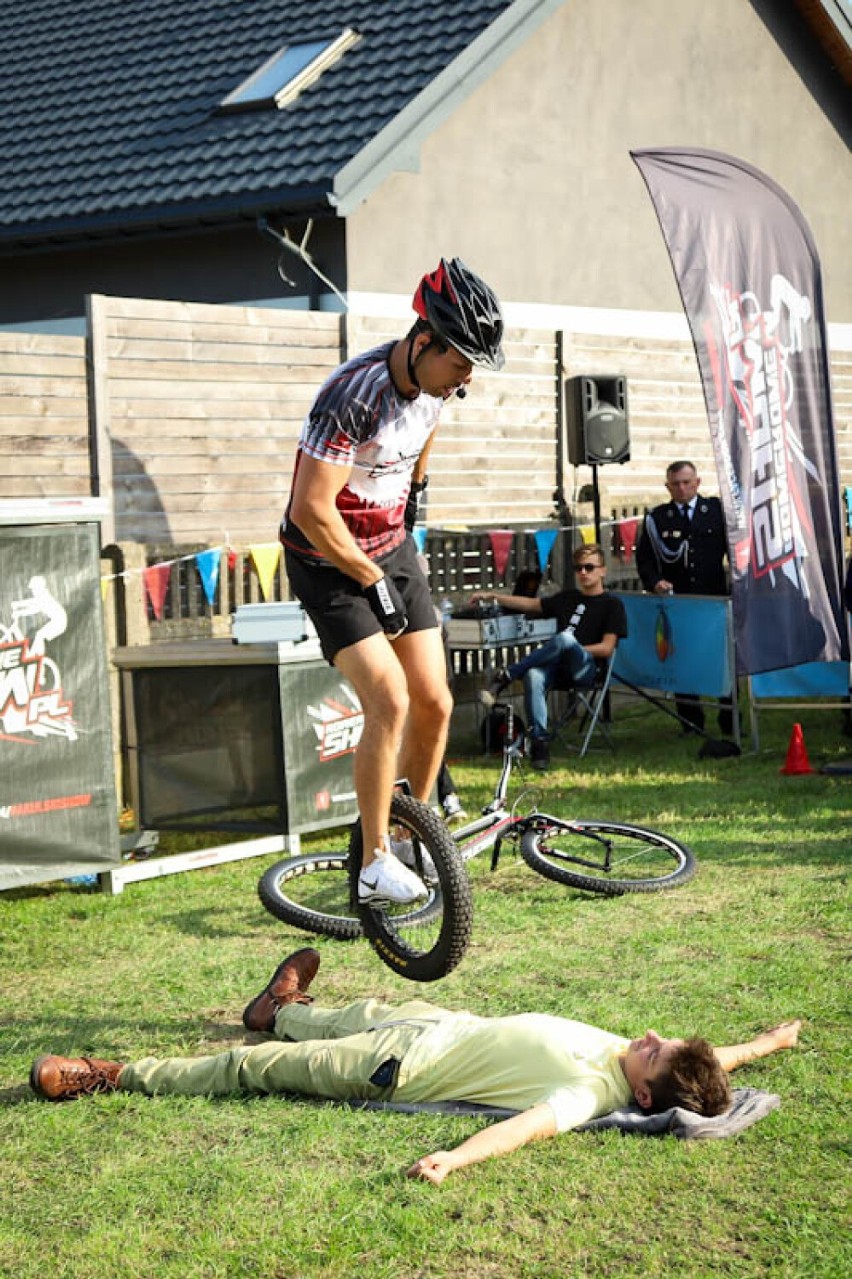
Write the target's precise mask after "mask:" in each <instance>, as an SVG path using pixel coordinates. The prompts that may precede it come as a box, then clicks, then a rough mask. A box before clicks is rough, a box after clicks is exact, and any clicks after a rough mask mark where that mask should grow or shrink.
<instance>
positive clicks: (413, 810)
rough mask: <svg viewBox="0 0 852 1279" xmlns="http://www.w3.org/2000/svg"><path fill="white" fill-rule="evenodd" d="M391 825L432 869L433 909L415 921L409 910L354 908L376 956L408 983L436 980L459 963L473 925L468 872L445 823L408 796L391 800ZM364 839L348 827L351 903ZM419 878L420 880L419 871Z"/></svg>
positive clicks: (375, 907) (416, 917) (382, 906)
mask: <svg viewBox="0 0 852 1279" xmlns="http://www.w3.org/2000/svg"><path fill="white" fill-rule="evenodd" d="M391 826H392V828H395V835H396V837H398V836H399V835H404V836H407V837H408V838H411V839H412V841H413V845H414V850H415V856H417V855H418V850H419V848H420V847H422V848H423V849H424V850H425V851H426V852H428V853H429V855H430V857H431V858H432V860H433V862H434V864H435V873H436V876H437V884H436V885H433V886H432V891H433V893H434V903H435V904H436V910H435V911H433V912H432V913H431V914H429V915H427V914H426V912H423V911H421V912H420V913H419V916H418V915H417V912H414V916H415V917H414V918H411V916H412V909H411V907H410V906H402V907H399V906H396V907H395V906H390V905H370V904H369V903H367V904H363V903H359V905H358V908H357V909H358V915H359V917H360V919H361V924H362V926H363V929H364V935H365V936H366V938H367V940H368V941H369V942H370V945H371V946H372V947H373V949H374V950H375V951H376V954H377V955H378V956H379V958H380V959H381V960H383V962H384V963H385V964H387V966H388V967H389V968H391V969H392V970H393V971H394V972H395V973H398V974H399V976H400V977H407V978H408V979H409V980H410V981H424V982H426V981H438V980H440V978H441V977H445V976H446V975H447V973H449V972H452V970H453V969H454V968H455V967H456V965H457V964H458V963H459V962H460V960H461V958H462V956H463V955H464V953H465V950H466V949H467V945H468V942H469V941H470V934H471V929H472V926H473V897H472V894H471V888H470V880H469V879H468V876H467V870H466V869H465V866H464V863H463V861H462V859H461V855H460V853H459V850H458V847H457V845H456V843H455V841H454V840H453V838H452V836H451V835H450V832H449V831H448V830H447V827H446V826H445V824H444V822H443V820H442V819H441V818H440V817H438V816H437V814H436V813H434V812H433V811H432V809H431V808H429V806H428V805H427V804H422V803H421V802H420V801H419V800H416V799H413V798H412V797H411V796H410V795H402V794H397V795H394V798H393V803H392V805H391ZM362 852H363V839H362V835H361V824H360V822H358V823H357V824H356V825H355V826H354V827H353V828H352V835H351V838H350V841H349V873H350V877H351V885H352V890H353V898H352V899H353V900H355V888H356V884H357V878H358V869H359V868H360V866H361V858H362ZM417 873H418V874H419V875H420V876H421V878H423V874H422V868H421V867H420V866H418V867H417Z"/></svg>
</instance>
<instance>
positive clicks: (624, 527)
mask: <svg viewBox="0 0 852 1279" xmlns="http://www.w3.org/2000/svg"><path fill="white" fill-rule="evenodd" d="M638 532H639V520H638V519H632V520H619V521H618V545H619V554H620V556H621V558H622V559H623V560H629V559H630V557H631V556H632V554H633V552H634V550H635V549H636V534H637V533H638Z"/></svg>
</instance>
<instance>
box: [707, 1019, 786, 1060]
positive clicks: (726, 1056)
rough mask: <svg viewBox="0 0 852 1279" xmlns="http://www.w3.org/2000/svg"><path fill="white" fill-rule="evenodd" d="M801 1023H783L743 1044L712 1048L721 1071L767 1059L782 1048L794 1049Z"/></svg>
mask: <svg viewBox="0 0 852 1279" xmlns="http://www.w3.org/2000/svg"><path fill="white" fill-rule="evenodd" d="M801 1025H802V1023H801V1021H799V1020H797V1021H785V1022H782V1023H781V1025H780V1026H774V1027H773V1028H772V1030H764V1031H763V1033H762V1034H760V1035H757V1036H756V1037H755V1038H754V1039H749V1040H748V1041H747V1042H746V1043H744V1044H728V1045H727V1046H725V1047H722V1048H714V1049H713V1051H714V1053H715V1054H716V1056H717V1058H718V1059H719V1062H720V1064H721V1066H722V1069H723V1070H728V1071H731V1070H736V1068H737V1066H744V1065H745V1064H746V1062H748V1061H756V1060H757V1058H758V1057H768V1056H769V1055H770V1053H776V1052H779V1051H780V1049H782V1048H794V1047H795V1046H796V1044H797V1043H798V1040H799V1030H800V1029H801Z"/></svg>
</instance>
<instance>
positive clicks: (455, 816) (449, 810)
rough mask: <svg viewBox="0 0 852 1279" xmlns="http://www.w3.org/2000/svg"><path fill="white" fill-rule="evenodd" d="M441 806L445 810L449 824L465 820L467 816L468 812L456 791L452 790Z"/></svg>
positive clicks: (445, 816)
mask: <svg viewBox="0 0 852 1279" xmlns="http://www.w3.org/2000/svg"><path fill="white" fill-rule="evenodd" d="M441 807H442V808H443V810H444V820H445V821H446V823H447V825H448V826H452V825H454V824H455V823H457V822H463V821H464V819H465V818H466V817H467V813H466V812H465V810H464V809H463V808H462V802H461V800H460V799H459V797H458V795H457V794H456V792H455V791H450V793H449V795H445V796H444V799H443V802H442V804H441Z"/></svg>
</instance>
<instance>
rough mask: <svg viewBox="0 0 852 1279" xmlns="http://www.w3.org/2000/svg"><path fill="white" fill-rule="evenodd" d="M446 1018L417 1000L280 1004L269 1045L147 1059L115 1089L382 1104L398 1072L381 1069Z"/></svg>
mask: <svg viewBox="0 0 852 1279" xmlns="http://www.w3.org/2000/svg"><path fill="white" fill-rule="evenodd" d="M451 1016H453V1014H452V1013H448V1012H446V1011H444V1010H443V1009H441V1008H436V1007H435V1006H434V1005H433V1004H427V1003H424V1002H423V1001H422V1000H419V999H415V1000H409V1001H408V1002H407V1003H404V1004H399V1005H395V1006H392V1005H390V1004H382V1003H379V1001H378V1000H375V999H362V1000H359V1001H358V1002H357V1003H353V1004H348V1005H347V1006H346V1007H345V1008H339V1009H330V1008H317V1007H316V1006H315V1005H314V1004H287V1005H285V1007H284V1008H281V1009H280V1010H279V1012H278V1014H277V1016H276V1018H275V1035H276V1039H275V1040H274V1041H272V1042H267V1043H262V1044H250V1045H244V1046H242V1047H240V1048H232V1049H230V1050H229V1051H227V1052H222V1053H216V1054H215V1055H213V1056H210V1057H166V1058H155V1057H146V1058H144V1059H143V1060H142V1061H137V1062H134V1063H132V1064H131V1065H128V1066H125V1067H124V1069H123V1071H122V1072H121V1079H120V1081H119V1086H120V1087H121V1088H122V1089H125V1090H127V1091H129V1092H143V1093H148V1094H149V1095H154V1094H158V1093H178V1094H181V1095H183V1096H198V1095H206V1096H225V1095H227V1094H229V1093H281V1092H297V1093H304V1094H305V1095H306V1096H309V1097H327V1098H331V1099H333V1100H337V1101H346V1100H348V1099H350V1098H361V1099H367V1100H379V1099H381V1100H387V1099H388V1098H389V1097H391V1096H392V1095H393V1091H394V1086H395V1083H396V1073H397V1072H396V1069H394V1068H386V1069H385V1070H382V1069H381V1068H382V1067H383V1066H385V1063H386V1062H396V1063H398V1062H400V1061H401V1060H402V1059H403V1057H404V1056H405V1053H406V1052H407V1051H408V1049H409V1047H410V1046H411V1044H412V1043H413V1042H414V1041H415V1039H416V1038H417V1036H418V1035H420V1034H421V1033H422V1031H423V1028H424V1025H426V1024H428V1023H430V1022H434V1021H436V1020H438V1019H440V1018H442V1017H451ZM282 1040H289V1041H293V1042H281V1041H282ZM377 1071H378V1072H380V1074H379V1080H378V1081H373V1076H374V1075H375V1074H376V1072H377Z"/></svg>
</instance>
